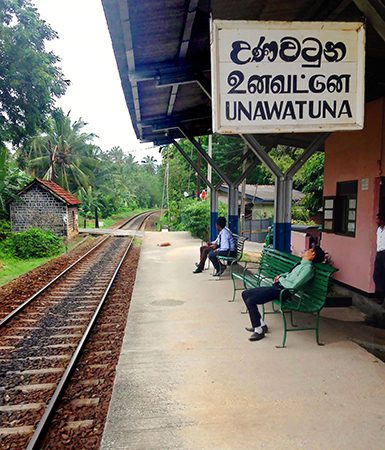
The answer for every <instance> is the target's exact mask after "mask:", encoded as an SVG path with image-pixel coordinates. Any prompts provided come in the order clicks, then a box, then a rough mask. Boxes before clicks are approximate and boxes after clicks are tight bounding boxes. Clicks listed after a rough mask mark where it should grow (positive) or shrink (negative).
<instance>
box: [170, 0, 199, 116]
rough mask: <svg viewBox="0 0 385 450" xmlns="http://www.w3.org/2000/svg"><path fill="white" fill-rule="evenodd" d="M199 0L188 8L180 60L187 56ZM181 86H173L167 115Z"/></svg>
mask: <svg viewBox="0 0 385 450" xmlns="http://www.w3.org/2000/svg"><path fill="white" fill-rule="evenodd" d="M198 3H199V0H190V1H189V4H188V8H187V16H186V21H185V23H184V28H183V36H182V42H181V44H180V47H179V55H178V58H179V60H184V59H185V58H186V54H187V50H188V46H189V44H190V39H191V34H192V29H193V25H194V20H195V16H196V13H197V9H198ZM178 89H179V86H178V85H177V84H176V85H174V86H173V87H172V90H171V94H170V98H169V101H168V106H167V115H168V116H171V114H172V110H173V109H174V104H175V100H176V96H177V95H178Z"/></svg>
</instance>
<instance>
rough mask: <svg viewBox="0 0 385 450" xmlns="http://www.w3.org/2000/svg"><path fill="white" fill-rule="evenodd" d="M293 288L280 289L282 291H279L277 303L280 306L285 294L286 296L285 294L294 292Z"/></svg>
mask: <svg viewBox="0 0 385 450" xmlns="http://www.w3.org/2000/svg"><path fill="white" fill-rule="evenodd" d="M295 292H296V291H295V289H289V288H285V289H282V291H281V292H280V293H279V303H280V304H281V306H282V303H283V302H284V301H285V296H286V298H287V294H290V295H291V294H295Z"/></svg>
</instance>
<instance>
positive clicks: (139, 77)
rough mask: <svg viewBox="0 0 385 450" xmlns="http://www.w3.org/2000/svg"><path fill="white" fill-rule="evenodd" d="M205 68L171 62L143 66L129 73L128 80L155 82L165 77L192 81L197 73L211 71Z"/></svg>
mask: <svg viewBox="0 0 385 450" xmlns="http://www.w3.org/2000/svg"><path fill="white" fill-rule="evenodd" d="M209 70H210V69H207V67H204V66H192V65H191V64H184V63H182V62H181V63H179V64H178V63H175V61H174V62H172V61H170V62H167V63H161V64H151V65H141V66H136V68H135V70H132V71H129V73H128V78H129V80H130V81H132V80H134V81H146V80H155V79H160V78H162V77H163V78H165V77H175V78H176V80H177V81H178V80H179V79H182V80H184V79H191V78H192V77H193V76H195V77H196V74H197V73H201V72H204V71H209Z"/></svg>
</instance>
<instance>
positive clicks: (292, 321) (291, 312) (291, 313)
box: [290, 311, 298, 327]
mask: <svg viewBox="0 0 385 450" xmlns="http://www.w3.org/2000/svg"><path fill="white" fill-rule="evenodd" d="M290 323H291V326H292V327H298V325H297V324H295V323H294V319H293V311H290Z"/></svg>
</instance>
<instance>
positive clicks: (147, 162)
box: [142, 155, 157, 174]
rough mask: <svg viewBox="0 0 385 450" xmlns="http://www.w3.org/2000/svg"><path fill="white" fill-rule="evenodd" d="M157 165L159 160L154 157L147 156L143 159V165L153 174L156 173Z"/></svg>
mask: <svg viewBox="0 0 385 450" xmlns="http://www.w3.org/2000/svg"><path fill="white" fill-rule="evenodd" d="M156 163H157V160H156V159H155V158H154V157H153V156H149V155H147V156H145V157H144V158H143V159H142V164H143V165H144V166H145V168H146V170H148V172H150V173H152V174H154V173H155V172H156Z"/></svg>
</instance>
